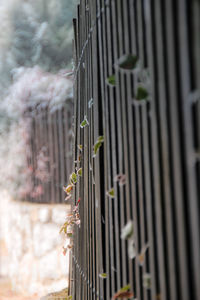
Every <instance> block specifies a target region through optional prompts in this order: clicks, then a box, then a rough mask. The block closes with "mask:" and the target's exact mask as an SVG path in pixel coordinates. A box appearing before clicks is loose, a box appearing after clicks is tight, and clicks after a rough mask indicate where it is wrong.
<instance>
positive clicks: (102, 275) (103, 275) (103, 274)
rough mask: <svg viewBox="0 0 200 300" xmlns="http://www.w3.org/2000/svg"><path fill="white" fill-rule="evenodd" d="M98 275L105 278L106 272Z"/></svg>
mask: <svg viewBox="0 0 200 300" xmlns="http://www.w3.org/2000/svg"><path fill="white" fill-rule="evenodd" d="M99 277H100V278H102V279H105V278H107V274H106V273H101V274H99Z"/></svg>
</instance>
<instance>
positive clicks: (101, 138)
mask: <svg viewBox="0 0 200 300" xmlns="http://www.w3.org/2000/svg"><path fill="white" fill-rule="evenodd" d="M97 141H98V142H102V143H103V141H104V136H103V135H100V136H99V137H98V139H97Z"/></svg>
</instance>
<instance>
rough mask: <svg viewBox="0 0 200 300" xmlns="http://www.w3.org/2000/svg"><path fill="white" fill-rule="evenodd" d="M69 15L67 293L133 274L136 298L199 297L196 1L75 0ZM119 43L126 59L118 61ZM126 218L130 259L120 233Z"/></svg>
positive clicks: (109, 291) (89, 292)
mask: <svg viewBox="0 0 200 300" xmlns="http://www.w3.org/2000/svg"><path fill="white" fill-rule="evenodd" d="M77 15H78V16H77V19H76V20H74V30H75V62H76V70H75V90H74V94H75V120H76V122H75V149H74V159H77V157H78V156H79V154H80V153H79V149H78V147H77V146H78V145H80V144H81V145H82V146H83V150H82V154H81V155H82V159H81V163H80V166H81V167H82V168H83V176H82V178H81V181H80V182H79V183H78V184H77V185H76V191H75V194H74V200H75V203H74V204H76V203H77V200H78V199H79V198H80V218H81V226H80V228H77V229H76V231H75V238H74V250H73V252H72V274H71V284H70V288H71V292H72V293H73V299H74V300H75V299H81V300H83V299H84V300H85V299H111V298H112V297H113V296H114V295H115V293H116V292H117V291H118V290H120V288H122V287H124V286H125V285H127V284H130V285H131V287H130V291H133V292H134V298H137V299H138V300H140V299H144V300H147V299H157V300H158V299H162V300H175V299H176V300H179V299H181V300H190V299H193V300H198V299H200V284H199V283H200V277H199V270H200V247H199V246H200V244H199V228H200V224H199V211H200V209H199V207H200V206H199V199H200V57H199V54H200V35H199V31H200V2H199V1H197V0H188V1H187V0H167V1H157V0H155V1H153V0H152V1H147V0H107V1H105V0H81V2H80V5H79V6H78V13H77ZM125 54H132V57H133V56H134V57H135V58H138V62H137V67H136V68H135V69H133V70H127V68H129V66H128V67H127V66H125V67H124V66H122V65H121V66H120V62H122V60H120V61H119V58H121V57H122V56H123V55H125ZM109 82H110V83H109ZM108 83H109V84H108ZM140 87H142V88H141V89H140ZM140 92H141V93H140ZM147 95H148V96H147ZM84 118H85V120H86V119H87V121H88V123H89V125H88V124H86V125H87V126H85V127H84V128H81V127H80V124H81V122H82V121H83V120H84ZM99 136H104V143H103V144H102V146H101V147H100V149H99V152H98V153H97V155H96V157H95V158H94V157H93V151H94V149H93V146H94V144H95V142H96V141H97V139H98V137H99ZM117 174H118V175H119V174H120V175H125V176H123V178H125V180H126V184H124V185H122V186H120V185H119V182H117V181H115V180H114V178H115V176H116V175H117ZM113 187H114V198H111V197H110V196H109V195H108V193H107V191H109V190H110V189H111V188H113ZM129 220H133V223H134V243H135V244H134V245H135V251H136V256H135V257H134V258H133V259H129V255H128V243H129V242H128V241H127V240H123V239H121V237H120V233H121V230H122V228H123V227H124V225H125V224H126V223H127V222H128V221H129ZM102 273H106V275H104V276H105V277H106V278H105V279H103V278H101V277H102V275H101V274H102ZM115 297H117V296H115Z"/></svg>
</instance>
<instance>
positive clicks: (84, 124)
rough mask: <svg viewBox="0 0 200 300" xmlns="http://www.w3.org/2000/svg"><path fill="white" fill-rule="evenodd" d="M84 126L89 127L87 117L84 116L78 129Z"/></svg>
mask: <svg viewBox="0 0 200 300" xmlns="http://www.w3.org/2000/svg"><path fill="white" fill-rule="evenodd" d="M86 126H89V122H88V120H87V117H86V116H85V118H84V120H83V121H82V122H81V125H80V127H81V128H84V127H86Z"/></svg>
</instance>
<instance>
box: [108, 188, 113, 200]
mask: <svg viewBox="0 0 200 300" xmlns="http://www.w3.org/2000/svg"><path fill="white" fill-rule="evenodd" d="M106 195H107V196H109V197H110V198H115V191H114V188H111V189H110V190H109V191H107V193H106Z"/></svg>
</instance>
